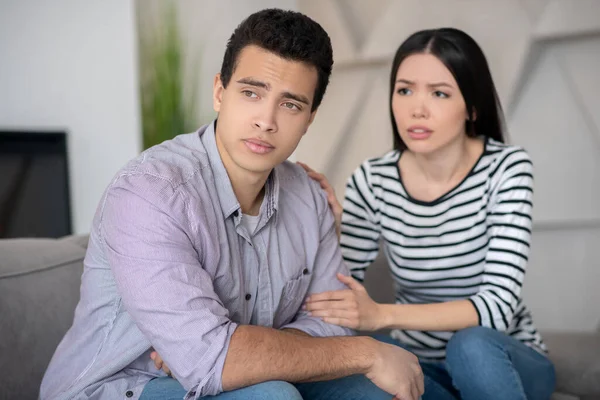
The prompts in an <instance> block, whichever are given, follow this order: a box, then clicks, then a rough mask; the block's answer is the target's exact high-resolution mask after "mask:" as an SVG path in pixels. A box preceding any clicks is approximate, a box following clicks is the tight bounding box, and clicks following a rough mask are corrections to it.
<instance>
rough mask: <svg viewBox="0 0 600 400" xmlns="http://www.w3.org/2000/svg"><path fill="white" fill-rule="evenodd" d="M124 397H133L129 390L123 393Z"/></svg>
mask: <svg viewBox="0 0 600 400" xmlns="http://www.w3.org/2000/svg"><path fill="white" fill-rule="evenodd" d="M125 396H127V397H133V392H132V391H131V390H128V391H127V392H125Z"/></svg>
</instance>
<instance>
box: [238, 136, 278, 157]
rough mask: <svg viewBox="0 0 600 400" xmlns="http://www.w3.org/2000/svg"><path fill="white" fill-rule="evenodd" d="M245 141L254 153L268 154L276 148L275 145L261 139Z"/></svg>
mask: <svg viewBox="0 0 600 400" xmlns="http://www.w3.org/2000/svg"><path fill="white" fill-rule="evenodd" d="M243 142H244V144H245V145H246V147H248V149H250V151H252V152H253V153H257V154H266V153H269V152H271V151H273V150H275V146H273V145H271V144H270V143H267V142H265V141H263V140H260V139H254V138H253V139H244V140H243Z"/></svg>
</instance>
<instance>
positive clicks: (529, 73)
mask: <svg viewBox="0 0 600 400" xmlns="http://www.w3.org/2000/svg"><path fill="white" fill-rule="evenodd" d="M297 4H298V10H299V11H301V12H304V13H306V14H308V15H309V16H310V17H312V18H314V19H316V20H317V21H318V22H319V23H321V24H322V25H323V27H324V28H325V29H326V30H327V31H328V32H329V33H330V35H331V38H332V44H333V50H334V59H335V65H334V71H333V75H332V84H331V86H330V87H329V88H328V91H327V94H326V96H325V98H324V100H323V104H322V106H321V109H320V110H319V114H318V116H317V119H316V120H315V123H314V124H313V125H312V126H311V128H310V129H309V131H308V133H307V135H306V137H305V138H304V139H303V141H302V142H301V144H300V147H299V148H298V150H297V151H296V153H295V155H294V156H295V158H296V159H298V160H302V161H305V162H307V163H308V164H309V165H311V166H313V167H314V168H315V169H317V170H318V171H320V172H323V173H325V175H326V176H327V177H328V178H329V180H330V182H331V183H332V185H333V186H334V187H335V189H336V192H337V194H338V197H340V198H341V197H343V193H344V184H345V182H346V179H347V178H348V176H349V175H350V174H351V173H352V171H353V170H354V169H355V168H356V167H357V166H358V165H359V164H360V163H361V162H362V161H363V160H365V159H367V158H371V157H376V156H378V155H381V154H383V153H384V152H386V151H388V150H390V149H391V137H390V131H391V126H390V122H389V116H388V108H387V107H388V106H387V98H388V87H387V81H388V75H389V68H390V66H391V62H392V58H393V55H394V53H395V51H396V49H397V47H398V45H399V44H400V43H401V42H402V41H403V40H404V39H405V38H406V37H408V35H410V34H411V33H413V32H415V31H417V30H421V29H428V28H438V27H442V26H452V27H456V28H460V29H463V30H464V31H466V32H467V33H469V34H470V35H471V36H473V37H474V38H475V40H476V41H477V42H478V43H479V44H480V46H481V47H482V49H483V51H484V53H485V54H486V57H487V58H488V61H489V64H490V69H491V70H492V75H493V77H494V81H495V83H496V86H497V89H498V93H499V95H500V100H501V101H502V105H503V107H504V109H505V110H506V114H507V123H508V128H509V132H508V137H509V140H510V141H511V142H513V143H516V144H519V145H522V146H524V147H525V148H526V149H527V150H528V151H529V153H530V155H531V157H532V159H533V162H534V166H535V173H536V179H535V195H534V196H535V199H534V201H535V207H534V219H535V220H534V235H533V246H532V255H531V259H530V262H529V264H528V269H529V272H528V276H527V285H525V288H526V289H525V295H526V299H527V301H528V303H529V304H530V306H531V308H532V310H533V312H534V314H535V317H536V322H537V324H538V326H539V327H540V328H541V329H558V330H565V329H570V330H593V329H595V327H596V326H597V324H598V320H599V318H600V316H599V315H598V311H597V304H599V301H598V300H600V299H599V298H598V296H597V295H592V294H590V293H591V291H592V289H594V291H596V290H595V286H592V287H591V286H590V285H591V283H592V282H593V284H596V285H597V283H598V281H599V278H600V277H599V276H598V271H600V254H599V253H598V250H597V249H598V246H597V243H598V242H599V239H600V238H599V235H600V111H599V110H600V73H598V71H600V1H598V0H577V1H572V0H505V1H496V0H477V1H474V0H453V1H448V0H428V1H420V0H381V1H374V2H372V1H369V2H366V1H364V2H363V1H359V0H319V1H316V0H298V2H297ZM307 139H308V140H307ZM569 271H570V272H569ZM571 273H572V274H573V275H570V274H571ZM564 292H572V293H577V294H578V295H577V296H579V297H577V296H574V298H573V299H565V296H561V293H564ZM596 292H597V291H596ZM590 296H591V297H590ZM594 296H596V297H594ZM575 297H576V298H575Z"/></svg>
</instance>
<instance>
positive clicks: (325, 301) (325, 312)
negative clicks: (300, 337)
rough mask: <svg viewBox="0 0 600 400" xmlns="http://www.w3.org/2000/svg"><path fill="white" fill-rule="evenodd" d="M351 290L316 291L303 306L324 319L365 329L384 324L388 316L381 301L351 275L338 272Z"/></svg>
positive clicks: (332, 322) (313, 314) (349, 326)
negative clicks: (377, 300) (374, 298)
mask: <svg viewBox="0 0 600 400" xmlns="http://www.w3.org/2000/svg"><path fill="white" fill-rule="evenodd" d="M337 277H338V279H339V280H340V281H341V282H342V283H344V284H345V285H346V286H348V288H349V290H336V291H331V292H323V293H318V294H313V295H311V296H310V297H308V298H307V299H306V303H305V304H304V309H306V310H307V311H309V312H310V315H311V316H314V317H319V318H321V319H323V321H325V322H327V323H329V324H334V325H340V326H345V327H347V328H351V329H358V330H362V331H376V330H378V329H381V328H383V327H384V325H385V321H384V319H385V315H384V313H383V310H382V308H381V305H380V304H379V303H376V302H375V301H373V299H371V297H369V294H368V293H367V290H366V289H365V288H364V286H363V285H361V284H360V283H358V281H356V280H354V279H353V278H352V277H350V276H345V275H342V274H338V275H337Z"/></svg>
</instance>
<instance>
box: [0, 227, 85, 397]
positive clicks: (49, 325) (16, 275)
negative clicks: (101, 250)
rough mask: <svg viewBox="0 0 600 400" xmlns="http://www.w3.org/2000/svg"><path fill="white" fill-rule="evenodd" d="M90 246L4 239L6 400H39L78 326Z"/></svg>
mask: <svg viewBox="0 0 600 400" xmlns="http://www.w3.org/2000/svg"><path fill="white" fill-rule="evenodd" d="M86 244H87V236H77V237H68V238H63V239H5V240H0V296H1V297H0V299H1V300H0V315H1V316H2V317H1V318H0V338H2V340H0V371H2V378H1V380H2V384H1V385H0V398H7V399H8V398H21V399H34V398H37V395H38V391H39V382H41V379H42V376H43V374H44V371H45V369H46V367H47V365H48V362H49V361H50V358H51V357H52V354H53V353H54V350H55V349H56V346H57V345H58V343H59V342H60V340H61V339H62V337H63V336H64V334H65V332H66V331H67V329H68V328H69V327H70V326H71V323H72V322H73V311H74V310H75V306H76V305H77V302H78V300H79V286H80V281H81V273H82V270H83V258H84V256H85V250H86V249H85V246H86ZM17 395H18V396H17ZM15 396H16V397H15Z"/></svg>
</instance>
